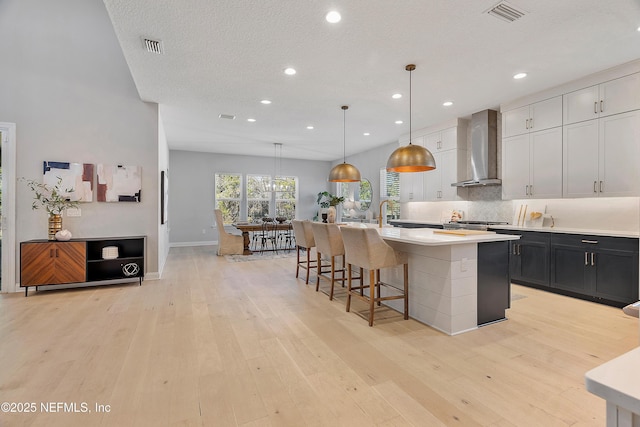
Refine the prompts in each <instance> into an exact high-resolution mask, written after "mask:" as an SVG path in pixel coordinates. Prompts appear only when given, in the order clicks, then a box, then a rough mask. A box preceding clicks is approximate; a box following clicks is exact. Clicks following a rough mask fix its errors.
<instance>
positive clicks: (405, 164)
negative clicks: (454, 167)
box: [387, 143, 436, 172]
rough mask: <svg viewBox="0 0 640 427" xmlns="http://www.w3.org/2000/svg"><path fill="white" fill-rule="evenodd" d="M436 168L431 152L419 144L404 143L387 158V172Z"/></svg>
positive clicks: (422, 170)
mask: <svg viewBox="0 0 640 427" xmlns="http://www.w3.org/2000/svg"><path fill="white" fill-rule="evenodd" d="M435 168H436V161H435V159H434V158H433V154H431V152H430V151H429V150H427V149H426V148H424V147H422V146H420V145H413V144H411V143H410V144H409V145H405V146H402V147H398V148H396V149H395V151H394V152H393V153H391V156H389V160H387V170H388V171H389V172H425V171H430V170H433V169H435Z"/></svg>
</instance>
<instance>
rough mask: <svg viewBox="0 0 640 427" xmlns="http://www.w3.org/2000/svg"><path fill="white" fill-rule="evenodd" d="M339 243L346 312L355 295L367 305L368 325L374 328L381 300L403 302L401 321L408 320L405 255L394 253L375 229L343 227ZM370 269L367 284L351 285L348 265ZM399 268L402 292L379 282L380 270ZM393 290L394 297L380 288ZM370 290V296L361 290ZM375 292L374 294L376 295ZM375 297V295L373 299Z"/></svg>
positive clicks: (407, 281) (406, 262) (407, 283)
mask: <svg viewBox="0 0 640 427" xmlns="http://www.w3.org/2000/svg"><path fill="white" fill-rule="evenodd" d="M340 231H341V233H342V241H343V242H344V249H345V255H346V261H347V269H348V271H347V283H348V288H347V289H348V294H347V311H349V310H350V308H351V297H352V296H356V297H358V298H361V299H363V300H365V301H367V302H368V303H369V326H373V312H374V305H375V304H378V305H380V302H381V301H388V300H395V299H404V319H405V320H407V319H408V318H409V263H408V260H407V258H408V257H407V254H405V253H403V252H399V251H396V250H394V249H393V248H392V247H391V246H389V245H388V244H387V243H386V242H385V241H384V240H383V239H382V237H380V235H379V234H378V231H377V230H376V229H375V228H356V227H342V228H341V230H340ZM352 265H355V266H357V267H360V268H364V269H365V270H369V284H368V285H361V286H356V287H353V286H352V285H351V281H352V277H351V266H352ZM397 265H402V266H403V269H404V289H400V288H397V287H395V286H393V285H390V284H388V283H383V282H381V281H380V269H382V268H387V267H394V266H397ZM381 286H384V287H386V288H392V289H393V290H392V292H394V293H395V294H393V295H391V294H389V295H386V296H382V295H381V294H380V287H381ZM367 287H368V288H369V295H365V294H364V292H363V291H364V290H365V289H366V288H367ZM376 291H377V292H376ZM376 295H377V296H376Z"/></svg>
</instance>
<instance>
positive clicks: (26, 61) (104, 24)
mask: <svg viewBox="0 0 640 427" xmlns="http://www.w3.org/2000/svg"><path fill="white" fill-rule="evenodd" d="M0 52H2V73H1V74H0V75H1V77H2V78H1V79H0V121H4V122H14V123H16V129H17V142H16V145H17V168H16V175H17V176H18V177H25V178H29V179H41V178H42V162H43V161H45V160H51V161H72V162H82V163H94V164H97V163H105V164H125V165H139V166H142V173H143V176H142V202H141V203H98V202H95V201H94V202H92V203H84V204H82V205H81V209H82V216H81V217H79V218H67V217H65V218H64V223H63V226H64V227H65V228H68V229H69V230H70V231H71V232H72V233H73V235H74V237H104V236H127V235H146V236H147V274H150V273H151V275H153V274H157V271H158V225H157V223H158V212H159V203H158V179H159V169H158V161H159V155H158V132H159V130H158V106H157V104H151V103H144V102H142V101H140V98H139V96H138V93H137V90H136V88H135V86H134V83H133V80H132V78H131V75H130V73H129V69H128V67H127V64H126V63H125V60H124V57H123V55H122V52H121V50H120V46H119V44H118V41H117V39H116V36H115V33H114V31H113V28H112V26H111V21H110V19H109V16H108V14H107V11H106V9H105V6H104V4H103V2H102V1H100V0H57V1H50V0H3V1H2V2H0ZM31 201H32V194H31V193H30V192H29V191H28V190H27V189H26V187H25V186H24V184H23V183H21V182H18V184H17V195H16V215H17V225H16V240H17V242H18V244H19V242H20V241H24V240H29V239H36V238H39V239H43V238H46V237H47V219H46V213H45V212H44V211H42V210H36V211H32V210H31ZM16 253H18V248H17V247H16Z"/></svg>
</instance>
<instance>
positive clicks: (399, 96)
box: [391, 93, 402, 99]
mask: <svg viewBox="0 0 640 427" xmlns="http://www.w3.org/2000/svg"><path fill="white" fill-rule="evenodd" d="M391 97H392V98H393V99H400V98H402V94H401V93H394V94H393V95H391Z"/></svg>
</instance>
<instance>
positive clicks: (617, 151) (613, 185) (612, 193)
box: [563, 111, 640, 197]
mask: <svg viewBox="0 0 640 427" xmlns="http://www.w3.org/2000/svg"><path fill="white" fill-rule="evenodd" d="M563 146H564V149H563V187H564V188H563V195H564V197H600V196H603V197H619V196H638V195H640V168H639V167H638V159H639V158H640V111H631V112H627V113H624V114H616V115H613V116H607V117H603V118H601V119H597V120H587V121H583V122H578V123H573V124H570V125H567V126H564V135H563Z"/></svg>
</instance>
